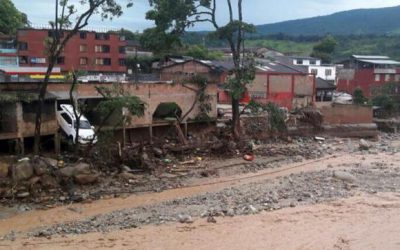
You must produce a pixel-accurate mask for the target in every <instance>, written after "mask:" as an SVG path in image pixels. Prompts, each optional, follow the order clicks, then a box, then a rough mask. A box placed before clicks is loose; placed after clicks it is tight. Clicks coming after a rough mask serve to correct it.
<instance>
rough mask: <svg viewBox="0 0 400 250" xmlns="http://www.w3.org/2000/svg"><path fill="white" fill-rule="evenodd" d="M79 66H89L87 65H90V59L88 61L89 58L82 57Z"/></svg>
mask: <svg viewBox="0 0 400 250" xmlns="http://www.w3.org/2000/svg"><path fill="white" fill-rule="evenodd" d="M79 64H80V65H87V64H88V59H87V57H81V58H80V59H79Z"/></svg>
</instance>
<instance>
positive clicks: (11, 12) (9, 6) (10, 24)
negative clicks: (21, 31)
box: [0, 0, 29, 35]
mask: <svg viewBox="0 0 400 250" xmlns="http://www.w3.org/2000/svg"><path fill="white" fill-rule="evenodd" d="M28 24H29V22H28V18H27V16H26V15H25V14H24V13H22V12H20V11H18V10H17V8H15V6H14V4H13V3H12V2H11V1H10V0H0V33H3V34H6V35H13V34H15V32H16V31H17V29H18V28H22V27H24V26H26V25H28Z"/></svg>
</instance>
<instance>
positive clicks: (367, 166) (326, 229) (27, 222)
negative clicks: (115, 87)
mask: <svg viewBox="0 0 400 250" xmlns="http://www.w3.org/2000/svg"><path fill="white" fill-rule="evenodd" d="M398 146H399V143H398V142H393V143H392V147H394V148H397V147H398ZM399 162H400V153H396V150H394V151H393V150H391V151H385V150H383V151H379V152H376V151H371V152H368V151H367V152H361V151H358V152H357V151H354V152H352V153H349V152H346V151H341V152H338V153H336V154H333V155H330V156H327V157H324V158H321V159H317V160H308V161H302V162H298V163H291V164H284V165H282V166H279V167H277V168H273V169H264V170H261V171H258V172H252V173H247V174H233V175H221V176H219V177H218V176H217V177H213V178H199V179H193V180H191V182H190V183H187V186H186V187H184V188H179V189H171V190H167V191H164V192H162V193H142V194H137V195H132V196H129V197H125V198H115V199H107V200H98V201H94V202H92V203H89V204H74V205H70V206H63V207H57V208H54V209H49V210H45V211H41V210H36V211H30V212H26V213H22V214H19V215H18V216H12V217H9V218H6V219H3V220H1V221H0V236H4V237H3V240H2V241H0V249H76V248H79V249H109V248H112V249H400V240H398V235H400V234H399V233H400V227H399V226H398V225H399V223H400V213H399V212H400V165H399ZM181 216H187V217H188V218H190V219H188V220H186V221H184V222H185V223H179V221H180V220H181ZM207 216H208V217H207ZM210 217H211V218H212V219H214V220H216V221H217V223H207V220H208V218H210ZM192 221H193V223H192ZM211 221H212V220H211ZM186 222H189V223H186Z"/></svg>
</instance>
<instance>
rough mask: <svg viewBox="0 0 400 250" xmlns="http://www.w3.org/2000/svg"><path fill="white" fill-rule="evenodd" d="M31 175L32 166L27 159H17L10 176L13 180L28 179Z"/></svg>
mask: <svg viewBox="0 0 400 250" xmlns="http://www.w3.org/2000/svg"><path fill="white" fill-rule="evenodd" d="M32 176H33V166H32V164H31V162H30V161H29V159H23V160H20V161H18V162H17V163H16V164H15V165H14V166H13V168H12V177H13V180H14V181H23V180H28V179H29V178H31V177H32Z"/></svg>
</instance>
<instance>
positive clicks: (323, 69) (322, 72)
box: [308, 65, 336, 81]
mask: <svg viewBox="0 0 400 250" xmlns="http://www.w3.org/2000/svg"><path fill="white" fill-rule="evenodd" d="M314 71H317V74H316V77H320V78H322V79H324V80H327V81H335V80H336V66H335V65H320V66H314V65H310V66H308V73H313V72H314ZM329 71H330V74H329Z"/></svg>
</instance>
